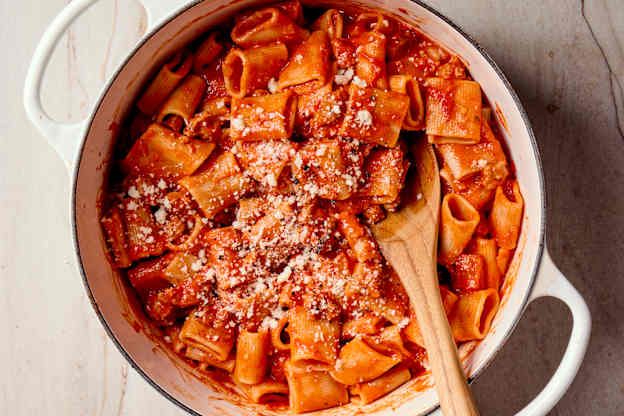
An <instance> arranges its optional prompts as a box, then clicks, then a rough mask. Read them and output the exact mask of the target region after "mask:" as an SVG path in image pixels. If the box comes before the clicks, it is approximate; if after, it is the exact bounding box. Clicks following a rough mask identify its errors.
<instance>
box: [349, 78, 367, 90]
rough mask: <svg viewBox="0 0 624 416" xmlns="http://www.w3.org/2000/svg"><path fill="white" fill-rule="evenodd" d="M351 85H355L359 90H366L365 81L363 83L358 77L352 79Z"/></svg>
mask: <svg viewBox="0 0 624 416" xmlns="http://www.w3.org/2000/svg"><path fill="white" fill-rule="evenodd" d="M352 82H353V84H355V85H357V86H358V87H360V88H366V85H367V84H366V81H364V80H363V79H362V78H360V77H358V76H357V75H356V76H354V77H353V81H352Z"/></svg>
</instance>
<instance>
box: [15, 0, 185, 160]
mask: <svg viewBox="0 0 624 416" xmlns="http://www.w3.org/2000/svg"><path fill="white" fill-rule="evenodd" d="M96 1H97V0H74V1H72V2H71V3H69V4H68V5H67V6H66V7H65V8H64V9H63V10H62V11H61V13H59V15H58V16H56V18H55V19H54V20H53V21H52V23H51V24H50V25H49V26H48V28H47V29H46V30H45V32H44V34H43V36H42V37H41V40H40V41H39V44H38V45H37V48H36V49H35V53H34V54H33V57H32V59H31V61H30V66H29V67H28V72H27V74H26V81H25V83H24V108H25V110H26V115H27V116H28V118H29V119H30V121H31V123H33V124H34V125H35V127H37V129H38V130H39V132H40V133H41V134H42V135H43V136H44V137H45V138H46V139H47V140H48V143H49V144H50V146H52V148H54V150H56V152H57V153H58V155H59V156H60V157H61V159H62V160H63V162H64V163H65V166H66V167H67V168H68V169H69V170H70V171H71V169H72V164H73V162H74V159H75V157H76V154H77V153H78V147H79V146H80V142H81V138H82V134H81V133H82V131H83V129H84V128H85V127H86V124H87V120H86V119H85V120H81V121H78V122H75V123H64V122H60V121H56V120H53V119H52V118H50V116H48V114H47V113H46V112H45V110H44V109H43V106H42V104H41V82H42V80H43V74H44V73H45V70H46V68H47V66H48V62H49V61H50V56H51V55H52V52H54V48H55V47H56V44H57V43H58V41H59V40H60V39H61V36H63V34H64V33H65V31H66V30H67V29H68V28H69V26H70V25H71V24H72V23H73V22H74V20H76V19H77V18H78V17H80V15H82V13H84V12H85V11H86V10H87V9H88V8H89V7H90V6H91V5H92V4H93V3H95V2H96ZM140 1H141V3H142V5H143V7H144V8H145V10H146V12H147V20H148V23H147V30H146V32H145V33H150V32H151V29H152V28H153V27H154V26H155V25H156V24H158V23H160V22H161V21H162V20H163V19H164V18H165V17H166V15H167V14H168V13H170V12H171V10H172V4H171V2H170V1H167V0H140ZM178 3H182V1H178Z"/></svg>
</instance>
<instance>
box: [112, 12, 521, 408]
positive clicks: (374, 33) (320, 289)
mask: <svg viewBox="0 0 624 416" xmlns="http://www.w3.org/2000/svg"><path fill="white" fill-rule="evenodd" d="M491 113H492V110H491V108H490V107H489V105H488V104H487V100H486V99H485V97H484V96H483V95H482V91H481V88H480V86H479V84H478V83H477V82H475V81H474V80H473V79H472V78H471V76H470V74H469V73H468V71H467V69H466V67H465V66H464V64H463V63H462V61H461V60H460V58H459V57H457V56H455V55H453V54H452V53H450V52H448V51H447V50H445V49H444V48H442V47H441V46H439V45H437V44H436V43H434V42H432V41H431V40H430V39H428V38H427V37H426V36H425V35H423V34H422V33H420V32H419V31H418V30H417V29H415V28H413V27H411V26H409V25H407V24H405V23H403V22H401V21H399V20H397V19H395V18H392V17H389V16H385V15H383V14H381V13H380V12H377V11H370V10H362V9H348V10H337V9H329V10H320V9H307V8H306V9H304V8H302V6H301V4H300V3H299V2H298V1H296V0H289V1H286V2H283V3H278V4H274V5H271V6H264V7H262V8H260V9H250V10H244V11H242V12H240V13H238V14H237V15H236V16H234V18H233V19H232V21H231V22H229V23H224V24H223V25H221V26H220V27H219V28H218V30H216V31H211V32H208V33H205V34H203V35H201V36H200V37H199V38H198V39H197V40H196V41H193V42H191V43H190V44H189V45H187V46H186V47H184V48H183V49H182V50H179V51H177V52H176V53H175V54H174V55H173V56H171V57H169V59H168V61H167V62H166V63H164V65H162V66H161V67H160V68H159V71H158V72H157V73H156V74H155V75H154V77H153V79H152V81H151V82H150V83H149V84H148V85H147V86H146V88H145V89H144V90H143V92H142V93H141V95H140V96H139V97H138V99H137V100H136V105H135V108H134V109H133V110H132V113H131V114H130V115H129V117H128V121H127V123H126V125H125V126H124V128H123V131H122V132H121V133H120V135H119V138H118V141H117V145H116V147H115V153H114V163H113V165H112V166H111V169H110V170H111V172H110V176H109V185H108V186H107V188H106V192H105V197H104V201H103V204H102V217H101V223H102V226H103V228H104V231H105V235H106V237H107V243H108V246H109V248H110V254H111V261H112V262H114V264H115V265H116V266H117V267H118V268H119V269H120V270H123V272H124V273H125V276H126V277H127V281H128V282H129V284H130V286H131V287H132V288H133V289H134V291H135V292H136V294H137V297H138V299H139V300H140V303H141V305H142V306H143V308H144V311H145V313H146V315H147V316H148V317H149V318H150V319H151V321H152V322H153V323H154V326H155V327H158V328H160V329H161V330H162V338H163V340H164V342H165V343H166V344H168V345H169V346H170V347H171V349H172V350H173V351H175V353H177V354H179V355H180V356H181V357H183V358H184V359H185V360H187V362H188V363H189V364H190V365H192V366H194V367H196V368H198V369H199V370H200V371H204V372H207V373H211V374H217V373H218V374H220V375H222V376H223V377H227V379H228V380H230V381H231V382H232V383H233V385H235V386H236V389H237V391H238V392H239V393H240V394H241V395H242V396H243V397H244V398H245V399H246V400H249V401H251V402H254V403H266V404H270V405H271V406H277V407H289V408H290V409H291V410H293V411H294V412H297V413H299V412H307V411H313V410H318V409H324V408H328V407H333V406H340V405H343V404H346V403H348V402H349V401H357V402H359V403H364V404H365V403H370V402H372V401H374V400H376V399H377V398H379V397H381V396H383V395H385V394H387V393H389V392H391V391H393V390H395V389H396V388H398V387H399V386H401V385H402V384H404V383H406V382H407V381H409V380H410V379H411V378H413V377H417V376H418V375H420V374H422V373H423V372H425V371H426V367H427V354H426V350H425V349H424V344H423V340H422V336H421V334H420V331H419V326H418V322H417V320H416V318H415V316H414V313H413V311H412V310H411V309H410V306H409V301H408V297H407V295H406V293H405V291H404V289H403V287H402V286H401V283H400V281H399V279H398V276H397V275H396V273H395V272H394V270H393V269H392V267H390V265H389V264H388V263H387V262H386V261H385V259H384V258H383V256H382V254H381V252H380V251H379V248H378V246H377V243H376V241H375V239H374V238H373V236H372V234H371V233H370V231H369V229H368V225H371V224H374V223H377V222H379V221H383V219H384V218H385V216H386V215H387V213H388V212H393V211H396V210H400V209H401V195H402V192H403V188H404V184H405V180H406V176H407V175H409V174H411V172H412V171H413V170H414V169H413V166H412V167H410V163H412V162H411V159H410V154H409V151H408V147H409V145H410V143H413V142H415V141H418V140H428V141H429V142H430V143H432V144H433V145H434V147H435V151H436V155H437V157H438V161H439V164H440V176H441V179H442V183H443V199H442V204H441V207H440V209H441V216H440V222H441V224H440V231H439V249H438V263H439V265H438V274H439V279H440V292H441V295H442V299H443V303H444V307H445V310H446V312H447V316H448V320H449V323H450V326H451V328H452V332H453V336H454V338H455V340H456V341H457V343H463V342H466V341H473V340H481V339H483V338H484V337H485V336H486V334H487V332H488V330H489V329H490V325H491V322H492V319H493V317H494V316H495V314H496V312H497V310H498V307H499V301H500V300H499V296H500V294H499V291H500V288H501V284H502V282H503V280H504V276H505V273H506V270H507V268H508V264H509V262H510V260H511V258H512V257H513V254H514V250H515V248H516V244H517V240H518V234H519V232H520V227H521V222H522V216H523V199H522V195H521V194H520V191H519V187H518V183H517V181H516V180H515V177H514V174H513V168H512V166H511V164H510V163H509V161H508V158H507V156H506V153H505V150H504V147H503V145H502V139H501V138H500V137H501V134H500V132H499V131H498V129H497V127H496V124H495V123H494V120H493V117H492V114H491Z"/></svg>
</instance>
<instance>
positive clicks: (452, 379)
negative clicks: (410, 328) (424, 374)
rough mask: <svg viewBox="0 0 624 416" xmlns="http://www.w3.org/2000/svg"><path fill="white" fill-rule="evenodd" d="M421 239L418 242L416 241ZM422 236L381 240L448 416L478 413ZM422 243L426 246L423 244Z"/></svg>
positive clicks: (444, 410)
mask: <svg viewBox="0 0 624 416" xmlns="http://www.w3.org/2000/svg"><path fill="white" fill-rule="evenodd" d="M414 240H418V241H414ZM419 241H420V242H421V243H422V241H421V240H420V239H418V238H410V240H409V244H408V243H407V242H406V241H403V240H394V241H384V242H380V246H381V250H382V252H383V254H384V256H385V257H386V259H387V260H388V261H389V262H390V264H391V265H392V267H394V269H395V271H396V272H397V273H398V275H399V277H400V279H401V282H402V283H403V286H404V287H405V290H406V291H407V294H408V295H409V299H410V304H411V305H412V308H413V309H414V312H415V313H416V317H417V319H418V326H419V327H420V331H421V333H422V336H423V340H424V342H425V347H426V349H427V355H428V358H429V364H430V366H431V370H432V373H433V378H434V380H435V385H436V389H437V391H438V396H439V399H440V406H441V408H442V412H443V413H444V416H470V415H478V414H479V411H478V409H477V404H476V402H475V400H474V397H473V396H472V392H471V391H470V387H469V386H468V383H467V382H466V377H465V376H464V371H463V370H462V367H461V363H460V361H459V356H458V355H457V346H456V344H455V340H454V339H453V335H452V333H451V328H450V326H449V323H448V320H447V318H446V312H445V311H444V307H443V305H442V299H441V297H440V288H439V286H438V276H437V271H436V269H435V266H434V264H433V261H432V259H431V257H430V256H428V255H426V253H427V252H428V251H427V249H426V247H425V246H424V244H418V242H419ZM421 245H422V247H421Z"/></svg>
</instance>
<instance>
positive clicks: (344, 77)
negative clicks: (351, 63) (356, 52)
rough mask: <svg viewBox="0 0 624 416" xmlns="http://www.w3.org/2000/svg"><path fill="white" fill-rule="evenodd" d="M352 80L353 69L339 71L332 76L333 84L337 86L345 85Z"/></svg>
mask: <svg viewBox="0 0 624 416" xmlns="http://www.w3.org/2000/svg"><path fill="white" fill-rule="evenodd" d="M351 78H353V68H347V69H339V70H338V71H337V72H336V75H334V82H335V83H336V84H337V85H346V84H348V83H349V81H351Z"/></svg>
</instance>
